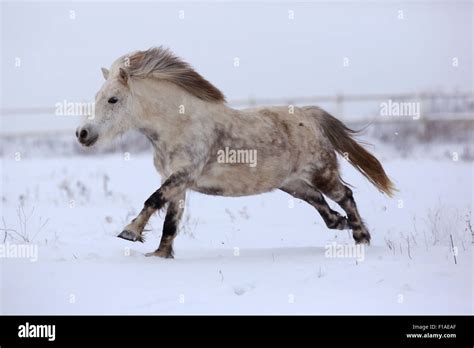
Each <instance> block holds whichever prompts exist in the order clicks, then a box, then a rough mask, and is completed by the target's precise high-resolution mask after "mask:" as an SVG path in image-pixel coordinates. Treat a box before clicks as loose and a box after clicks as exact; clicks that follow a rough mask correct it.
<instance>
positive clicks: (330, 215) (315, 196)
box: [280, 180, 350, 230]
mask: <svg viewBox="0 0 474 348" xmlns="http://www.w3.org/2000/svg"><path fill="white" fill-rule="evenodd" d="M280 190H282V191H284V192H286V193H288V194H290V195H292V196H293V197H295V198H298V199H302V200H304V201H305V202H307V203H309V204H311V205H312V206H313V207H314V208H316V210H317V211H318V212H319V214H320V215H321V217H322V218H323V220H324V222H325V223H326V226H327V227H328V228H330V229H336V230H345V229H349V228H350V227H349V224H348V221H347V219H346V218H345V217H344V216H341V215H340V214H339V213H338V212H337V211H334V210H332V209H331V208H330V207H329V205H328V204H327V202H326V200H325V199H324V196H323V195H322V194H321V192H319V191H318V190H317V189H315V188H314V187H312V186H311V185H309V184H307V183H306V182H305V181H303V180H295V181H292V182H290V183H287V184H285V186H283V187H281V188H280Z"/></svg>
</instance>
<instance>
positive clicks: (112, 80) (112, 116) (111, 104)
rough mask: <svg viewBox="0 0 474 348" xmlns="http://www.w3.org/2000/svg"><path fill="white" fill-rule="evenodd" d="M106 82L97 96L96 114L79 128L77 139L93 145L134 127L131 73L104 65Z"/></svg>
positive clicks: (114, 66) (82, 142)
mask: <svg viewBox="0 0 474 348" xmlns="http://www.w3.org/2000/svg"><path fill="white" fill-rule="evenodd" d="M102 74H103V75H104V78H105V82H104V84H103V85H102V87H101V89H100V90H99V92H97V94H96V97H95V108H94V109H95V112H94V115H92V116H88V117H87V118H86V119H85V120H84V121H83V122H82V124H81V125H80V126H79V127H78V128H77V130H76V136H77V139H78V141H79V142H80V143H81V144H82V145H84V146H92V145H94V144H95V143H96V142H97V141H98V140H100V141H104V140H110V139H113V138H115V137H116V136H117V135H119V134H121V133H123V132H125V131H127V130H128V129H130V127H131V93H130V87H129V84H128V74H127V72H126V71H125V69H123V68H122V67H119V66H116V65H115V64H114V65H113V66H112V69H111V70H110V71H109V70H107V69H105V68H102Z"/></svg>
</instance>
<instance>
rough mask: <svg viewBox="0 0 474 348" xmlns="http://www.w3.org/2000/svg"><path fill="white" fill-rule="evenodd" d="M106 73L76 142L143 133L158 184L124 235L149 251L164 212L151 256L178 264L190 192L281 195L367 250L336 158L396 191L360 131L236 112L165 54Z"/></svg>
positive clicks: (301, 116) (291, 110) (261, 111)
mask: <svg viewBox="0 0 474 348" xmlns="http://www.w3.org/2000/svg"><path fill="white" fill-rule="evenodd" d="M102 73H103V76H104V78H105V82H104V84H103V85H102V87H101V88H100V90H99V92H98V93H97V94H96V96H95V115H94V117H93V118H88V119H85V120H84V121H83V122H82V124H81V125H80V126H79V127H78V128H77V130H76V137H77V139H78V141H79V143H80V144H82V145H83V146H86V147H89V146H93V145H95V144H98V143H100V142H106V141H110V140H111V139H113V138H115V137H116V136H118V135H119V134H122V133H124V132H126V131H129V130H138V131H139V132H140V133H142V134H143V135H144V136H145V137H147V138H148V139H149V141H150V142H151V144H152V146H153V149H154V157H153V162H154V166H155V167H156V170H157V171H158V173H159V174H160V176H161V178H162V184H161V186H160V187H159V188H158V189H157V190H156V191H155V192H153V193H152V194H151V195H150V197H149V198H148V199H147V200H146V201H145V203H144V206H143V209H142V210H141V211H140V213H139V214H138V216H137V217H136V218H135V219H133V220H132V221H131V222H130V223H129V224H128V225H127V226H125V227H124V229H123V231H122V232H121V233H120V234H119V235H118V237H120V238H123V239H126V240H129V241H133V242H136V241H141V242H143V231H144V228H145V226H146V224H147V222H148V220H149V219H150V217H151V216H152V214H154V213H155V212H157V211H159V210H161V209H165V208H166V215H165V219H164V224H163V232H162V236H161V241H160V244H159V246H158V249H156V250H155V251H153V252H151V253H147V254H145V255H146V256H160V257H163V258H172V257H173V240H174V238H175V237H176V234H177V230H178V226H179V221H180V219H181V217H182V215H183V210H184V202H185V199H186V192H187V191H188V190H192V191H197V192H200V193H203V194H207V195H216V196H227V197H237V196H248V195H256V194H261V193H265V192H269V191H272V190H275V189H280V190H282V191H284V192H286V193H288V194H290V195H291V196H293V197H295V198H298V199H301V200H304V201H306V202H307V203H309V204H310V205H312V206H313V207H314V208H315V209H316V210H317V211H318V212H319V214H320V215H321V217H322V219H323V220H324V222H325V224H326V226H327V227H328V228H330V229H336V230H344V229H350V230H352V235H353V238H354V240H355V242H356V243H365V244H369V243H370V233H369V231H368V229H367V227H366V226H365V224H364V222H363V221H362V218H361V216H360V214H359V212H358V210H357V206H356V203H355V200H354V197H353V195H352V190H351V189H350V188H349V186H348V184H346V183H345V182H344V181H343V180H342V179H341V177H340V173H339V163H338V158H337V154H339V155H342V156H344V158H345V159H346V160H347V161H349V162H350V163H351V164H352V165H353V166H354V167H355V168H356V169H357V170H358V171H359V172H360V173H361V174H362V175H364V176H365V177H366V178H367V179H368V180H369V181H370V182H371V183H372V184H374V185H375V187H376V188H377V189H378V190H380V191H381V192H382V193H385V194H387V195H388V196H392V194H393V192H394V190H396V189H395V187H394V184H393V183H392V181H391V180H390V179H389V178H388V176H387V174H386V173H385V171H384V169H383V167H382V165H381V164H380V162H379V161H378V160H377V158H375V157H374V156H373V155H372V154H371V153H369V152H368V151H367V150H366V149H365V148H364V147H362V146H361V145H360V144H359V143H358V141H357V140H355V136H356V135H357V134H358V131H353V130H351V129H349V128H348V127H346V126H345V125H344V124H343V123H342V122H341V121H339V120H338V119H336V118H335V117H333V116H331V115H330V114H329V113H327V112H326V111H324V110H323V109H321V108H319V107H316V106H305V107H293V106H289V107H286V106H283V107H258V108H250V109H244V110H236V109H233V108H231V107H230V106H228V105H227V103H226V99H225V97H224V95H223V93H222V92H221V91H220V90H219V89H217V88H216V87H215V86H214V85H212V84H211V83H210V82H209V81H207V80H206V79H205V78H204V77H202V76H201V75H200V74H199V73H197V72H196V71H195V70H194V69H193V68H192V67H191V66H190V65H189V64H188V63H186V62H185V61H183V60H182V59H180V58H179V57H177V56H176V55H174V54H173V53H172V52H171V51H170V50H169V49H167V48H163V47H162V46H160V47H153V48H150V49H148V50H145V51H135V52H132V53H129V54H126V55H124V56H122V57H120V58H118V59H117V60H116V61H115V62H114V63H113V64H112V66H111V68H110V70H108V69H105V68H102ZM250 158H252V160H251V161H250V160H249V159H250ZM138 175H139V173H137V176H138ZM325 197H327V198H329V199H331V200H333V201H335V202H336V203H337V204H338V205H339V206H340V207H341V208H342V209H343V210H344V211H345V213H346V216H343V215H340V214H339V213H338V212H336V211H334V210H332V209H331V208H330V207H329V205H328V203H327V202H326V199H325Z"/></svg>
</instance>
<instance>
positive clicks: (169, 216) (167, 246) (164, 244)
mask: <svg viewBox="0 0 474 348" xmlns="http://www.w3.org/2000/svg"><path fill="white" fill-rule="evenodd" d="M184 198H185V197H184V195H182V196H180V197H177V198H175V199H173V200H171V201H170V202H169V203H168V208H167V210H166V216H165V222H164V223H163V233H162V235H161V241H160V245H159V246H158V249H156V250H155V251H154V252H151V253H147V254H145V256H160V257H164V258H173V240H174V238H175V237H176V234H177V231H178V226H179V221H180V220H181V217H182V216H183V211H184Z"/></svg>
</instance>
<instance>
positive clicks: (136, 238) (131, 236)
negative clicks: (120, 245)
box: [117, 230, 143, 243]
mask: <svg viewBox="0 0 474 348" xmlns="http://www.w3.org/2000/svg"><path fill="white" fill-rule="evenodd" d="M117 237H119V238H122V239H125V240H129V241H131V242H142V243H143V237H142V236H140V235H138V234H136V233H135V232H132V231H128V230H124V231H122V232H121V233H120V234H119V235H118V236H117Z"/></svg>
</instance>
